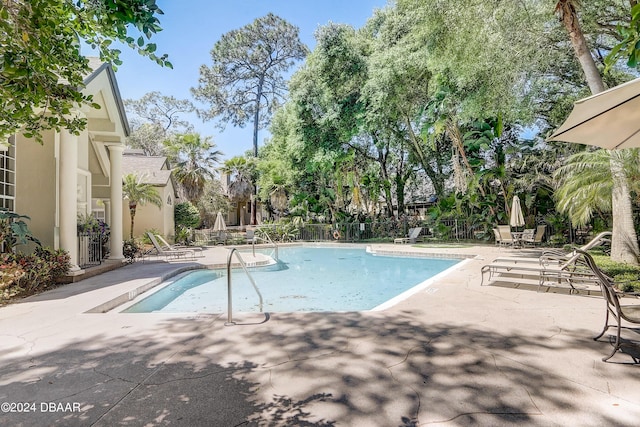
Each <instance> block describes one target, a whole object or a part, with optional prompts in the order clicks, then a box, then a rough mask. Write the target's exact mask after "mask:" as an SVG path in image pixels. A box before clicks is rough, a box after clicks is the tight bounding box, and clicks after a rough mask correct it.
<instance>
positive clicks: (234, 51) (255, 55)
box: [192, 13, 308, 224]
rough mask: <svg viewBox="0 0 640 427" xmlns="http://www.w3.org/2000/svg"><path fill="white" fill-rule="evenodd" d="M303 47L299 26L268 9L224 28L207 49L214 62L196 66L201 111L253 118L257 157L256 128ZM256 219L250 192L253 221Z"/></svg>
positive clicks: (224, 118) (240, 121)
mask: <svg viewBox="0 0 640 427" xmlns="http://www.w3.org/2000/svg"><path fill="white" fill-rule="evenodd" d="M307 52H308V49H307V47H306V46H305V45H304V44H303V43H302V42H301V41H300V39H299V29H298V27H296V26H294V25H291V24H290V23H288V22H287V21H285V20H284V19H282V18H280V17H278V16H276V15H273V14H271V13H269V14H268V15H266V16H264V17H262V18H258V19H256V20H255V21H254V22H252V23H251V24H249V25H246V26H244V27H242V28H240V29H237V30H233V31H230V32H228V33H226V34H223V35H222V37H221V38H220V40H219V41H218V42H216V44H215V45H214V46H213V49H212V50H211V59H212V61H213V64H212V65H211V66H210V67H208V66H206V65H203V66H201V67H200V78H199V80H198V82H199V86H198V87H196V88H192V93H193V95H194V96H195V98H196V99H197V100H199V101H202V102H205V103H209V104H210V105H211V107H210V108H209V109H208V110H203V111H200V114H201V116H202V117H203V118H204V119H205V120H208V119H214V118H218V119H219V121H220V123H221V124H223V125H224V124H226V123H228V122H231V123H233V125H235V126H240V127H242V126H244V125H245V124H246V123H247V122H249V121H252V122H253V155H254V157H257V156H258V130H259V129H262V128H263V127H264V126H265V125H266V124H267V123H268V122H269V120H270V118H271V115H272V113H273V111H274V110H275V108H276V107H277V106H278V105H279V104H280V103H281V102H282V100H283V96H284V94H285V92H286V83H285V79H284V76H283V74H284V73H285V72H286V71H287V70H289V69H290V68H291V67H292V66H293V64H294V63H295V61H296V60H300V59H303V58H304V57H305V56H306V55H307ZM254 187H255V186H254ZM256 188H257V187H256ZM255 223H256V200H255V198H254V199H253V201H252V209H251V224H255Z"/></svg>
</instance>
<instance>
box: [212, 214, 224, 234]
mask: <svg viewBox="0 0 640 427" xmlns="http://www.w3.org/2000/svg"><path fill="white" fill-rule="evenodd" d="M226 229H227V224H225V222H224V217H223V216H222V212H218V215H216V221H215V222H214V223H213V231H218V232H220V231H225V230H226Z"/></svg>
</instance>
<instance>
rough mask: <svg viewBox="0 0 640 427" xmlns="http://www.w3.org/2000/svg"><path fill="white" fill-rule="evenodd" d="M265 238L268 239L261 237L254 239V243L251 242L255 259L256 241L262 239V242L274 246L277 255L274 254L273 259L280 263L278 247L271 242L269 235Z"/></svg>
mask: <svg viewBox="0 0 640 427" xmlns="http://www.w3.org/2000/svg"><path fill="white" fill-rule="evenodd" d="M265 237H266V238H264V237H261V236H255V237H254V239H253V241H252V242H251V250H252V251H253V256H254V257H255V256H256V240H258V239H260V240H263V241H265V242H267V243H271V244H272V245H273V248H274V252H275V254H274V255H275V256H274V257H273V258H274V259H275V260H276V261H278V245H277V244H276V243H275V242H274V241H273V240H271V237H269V235H268V234H265Z"/></svg>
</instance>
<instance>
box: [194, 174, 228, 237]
mask: <svg viewBox="0 0 640 427" xmlns="http://www.w3.org/2000/svg"><path fill="white" fill-rule="evenodd" d="M197 208H198V210H199V211H200V220H201V225H202V226H203V227H204V228H211V227H213V225H214V223H215V221H216V216H217V215H218V212H223V213H224V212H227V211H229V209H231V203H230V202H229V199H228V198H227V197H226V196H225V194H224V192H223V190H222V183H221V182H220V181H219V180H210V181H207V182H205V185H204V192H203V194H202V197H200V200H199V201H198V204H197Z"/></svg>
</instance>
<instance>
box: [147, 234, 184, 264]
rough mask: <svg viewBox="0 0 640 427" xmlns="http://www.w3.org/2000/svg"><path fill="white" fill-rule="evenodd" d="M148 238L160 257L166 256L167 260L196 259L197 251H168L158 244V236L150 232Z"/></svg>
mask: <svg viewBox="0 0 640 427" xmlns="http://www.w3.org/2000/svg"><path fill="white" fill-rule="evenodd" d="M147 236H148V237H149V240H151V243H152V244H153V249H154V250H155V251H156V253H157V254H158V256H164V257H165V258H166V259H170V258H176V259H177V258H180V257H186V256H191V258H195V257H196V255H195V251H193V250H191V249H167V248H163V247H162V245H160V244H159V243H158V240H157V239H156V236H155V235H154V234H153V233H152V232H150V231H148V232H147Z"/></svg>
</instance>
